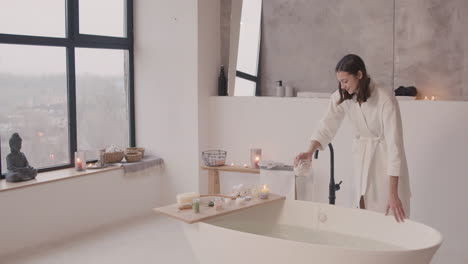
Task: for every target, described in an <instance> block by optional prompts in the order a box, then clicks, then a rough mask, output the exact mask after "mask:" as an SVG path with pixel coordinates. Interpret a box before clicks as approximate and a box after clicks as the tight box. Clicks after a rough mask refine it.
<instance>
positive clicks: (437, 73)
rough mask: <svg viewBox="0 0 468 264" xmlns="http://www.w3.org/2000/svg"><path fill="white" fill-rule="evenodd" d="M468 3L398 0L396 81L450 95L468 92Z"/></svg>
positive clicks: (455, 96) (430, 92)
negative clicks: (467, 16) (467, 76)
mask: <svg viewBox="0 0 468 264" xmlns="http://www.w3.org/2000/svg"><path fill="white" fill-rule="evenodd" d="M467 7H468V1H466V0H447V1H438V0H413V1H404V0H396V1H395V10H396V12H395V14H396V16H395V28H396V32H395V33H396V34H395V85H397V86H398V85H409V84H411V85H416V86H417V87H418V89H419V90H420V91H421V92H422V93H423V95H427V96H433V95H434V96H436V97H440V98H446V99H458V98H460V97H461V96H466V95H468V88H466V87H464V86H466V84H468V83H467V81H468V80H467V79H466V75H467V74H468V68H467V64H466V61H467V59H466V58H467V56H468V42H467V41H466V40H467V38H466V35H467V34H468V27H467V22H468V20H467V19H466V18H465V17H466V15H468V12H467V11H466V10H467ZM465 53H466V54H465ZM465 99H468V98H465Z"/></svg>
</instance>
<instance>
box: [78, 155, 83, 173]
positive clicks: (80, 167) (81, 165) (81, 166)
mask: <svg viewBox="0 0 468 264" xmlns="http://www.w3.org/2000/svg"><path fill="white" fill-rule="evenodd" d="M76 168H77V169H78V170H82V169H83V162H82V161H81V160H80V158H77V159H76Z"/></svg>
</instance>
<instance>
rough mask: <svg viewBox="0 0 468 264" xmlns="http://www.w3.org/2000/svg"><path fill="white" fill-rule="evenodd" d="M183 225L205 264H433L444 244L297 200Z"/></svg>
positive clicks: (434, 236)
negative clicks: (436, 254)
mask: <svg viewBox="0 0 468 264" xmlns="http://www.w3.org/2000/svg"><path fill="white" fill-rule="evenodd" d="M182 225H183V228H184V231H185V234H186V235H187V238H188V240H189V242H190V244H191V246H192V249H193V252H194V254H195V256H196V257H197V259H198V261H199V263H200V264H215V263H216V264H219V263H233V264H234V263H235V264H256V263H267V264H276V263H278V264H280V263H281V264H284V263H287V264H296V263H297V264H299V263H304V264H305V263H307V264H311V263H317V264H332V263H333V264H338V263H339V264H395V263H398V264H427V263H430V261H431V259H432V257H433V255H434V253H435V252H436V250H437V249H438V248H439V246H440V244H441V242H442V237H441V235H440V233H439V232H437V231H436V230H434V229H432V228H430V227H428V226H426V225H423V224H420V223H417V222H414V221H411V220H406V221H405V222H404V223H397V222H396V220H395V219H394V217H393V216H384V215H382V214H379V213H375V212H371V211H367V210H360V209H350V208H343V207H337V206H331V205H327V204H319V203H313V202H305V201H293V200H286V201H284V200H283V201H277V202H274V203H271V204H265V205H262V206H257V207H253V208H248V209H245V210H243V211H240V212H236V213H232V214H229V215H224V216H219V217H216V218H214V219H210V220H206V221H203V222H199V223H195V224H187V223H182Z"/></svg>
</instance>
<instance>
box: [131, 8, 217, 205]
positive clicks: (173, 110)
mask: <svg viewBox="0 0 468 264" xmlns="http://www.w3.org/2000/svg"><path fill="white" fill-rule="evenodd" d="M134 5H135V7H134V9H135V14H134V19H135V21H134V23H135V44H134V48H135V108H136V109H135V111H136V138H137V145H138V146H143V147H145V148H146V149H147V150H148V153H152V154H156V155H158V156H159V157H161V158H163V159H164V162H165V167H166V172H165V173H164V175H163V177H162V182H161V184H162V186H164V188H162V193H161V194H162V196H161V202H162V203H163V204H165V203H169V202H173V201H175V195H176V194H177V193H180V192H188V191H194V190H196V189H197V188H198V178H199V177H198V167H199V166H198V165H199V163H198V89H197V88H198V87H197V83H198V72H197V70H198V61H197V53H198V36H197V34H198V32H197V25H198V17H197V1H185V0H161V1H150V0H141V1H135V2H134ZM218 15H219V14H218Z"/></svg>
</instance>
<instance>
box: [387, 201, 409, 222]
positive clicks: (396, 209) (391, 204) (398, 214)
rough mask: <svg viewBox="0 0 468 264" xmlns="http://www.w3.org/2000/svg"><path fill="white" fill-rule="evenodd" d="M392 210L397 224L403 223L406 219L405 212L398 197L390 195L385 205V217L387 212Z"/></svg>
mask: <svg viewBox="0 0 468 264" xmlns="http://www.w3.org/2000/svg"><path fill="white" fill-rule="evenodd" d="M390 210H392V212H393V215H394V216H395V220H397V222H404V221H405V218H406V214H405V210H404V209H403V204H402V203H401V201H400V198H399V197H398V195H390V198H389V199H388V203H387V211H386V213H385V215H388V213H389V211H390Z"/></svg>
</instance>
